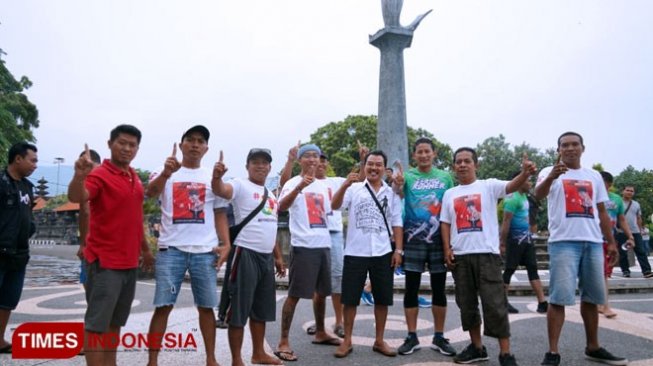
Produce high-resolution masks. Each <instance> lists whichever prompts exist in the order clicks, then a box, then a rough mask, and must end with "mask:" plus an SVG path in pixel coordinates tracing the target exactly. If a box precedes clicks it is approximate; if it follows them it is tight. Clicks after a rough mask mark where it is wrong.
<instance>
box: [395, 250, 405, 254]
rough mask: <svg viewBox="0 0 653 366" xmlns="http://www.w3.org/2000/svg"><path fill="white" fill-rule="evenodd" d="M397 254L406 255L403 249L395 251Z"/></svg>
mask: <svg viewBox="0 0 653 366" xmlns="http://www.w3.org/2000/svg"><path fill="white" fill-rule="evenodd" d="M395 253H397V254H399V255H404V251H403V250H401V249H395Z"/></svg>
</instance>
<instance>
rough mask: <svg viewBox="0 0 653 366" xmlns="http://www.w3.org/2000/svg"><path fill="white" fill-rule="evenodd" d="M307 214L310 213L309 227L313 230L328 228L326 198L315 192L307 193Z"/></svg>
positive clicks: (305, 196) (305, 197)
mask: <svg viewBox="0 0 653 366" xmlns="http://www.w3.org/2000/svg"><path fill="white" fill-rule="evenodd" d="M304 199H305V201H306V212H307V213H308V225H309V226H310V227H311V228H326V227H327V219H326V210H325V209H324V196H323V195H321V194H319V193H315V192H306V193H305V195H304Z"/></svg>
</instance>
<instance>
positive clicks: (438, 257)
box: [403, 232, 447, 273]
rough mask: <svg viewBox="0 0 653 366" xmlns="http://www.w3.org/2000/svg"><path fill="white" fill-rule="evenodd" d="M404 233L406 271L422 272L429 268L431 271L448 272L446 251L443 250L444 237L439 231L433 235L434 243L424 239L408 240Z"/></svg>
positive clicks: (404, 263)
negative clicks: (423, 240)
mask: <svg viewBox="0 0 653 366" xmlns="http://www.w3.org/2000/svg"><path fill="white" fill-rule="evenodd" d="M407 239H408V236H407V235H404V243H405V244H404V262H403V267H404V270H406V271H411V272H419V273H422V272H424V271H425V270H428V271H429V272H430V273H444V272H447V267H445V266H444V253H443V251H442V238H441V237H440V233H439V232H438V233H437V234H436V235H435V236H434V237H433V242H432V243H427V242H422V241H417V240H415V241H406V240H407Z"/></svg>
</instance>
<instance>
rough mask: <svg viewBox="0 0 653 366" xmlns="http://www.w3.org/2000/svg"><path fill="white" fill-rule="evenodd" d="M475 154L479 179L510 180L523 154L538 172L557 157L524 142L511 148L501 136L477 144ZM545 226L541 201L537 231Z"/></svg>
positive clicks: (518, 167)
mask: <svg viewBox="0 0 653 366" xmlns="http://www.w3.org/2000/svg"><path fill="white" fill-rule="evenodd" d="M476 153H477V154H478V159H479V167H478V172H477V175H478V177H479V178H480V179H487V178H497V179H503V180H509V179H511V178H512V175H513V174H514V173H515V172H517V171H518V170H519V169H520V168H521V162H522V158H523V155H524V153H526V155H527V156H528V159H529V160H531V161H532V162H534V163H535V165H536V166H537V168H538V170H539V169H542V168H544V167H547V166H551V165H553V164H554V163H555V160H556V157H557V153H556V149H554V148H549V149H546V150H544V151H541V150H539V149H537V148H534V147H532V146H530V145H529V144H528V143H526V142H522V143H521V144H520V145H516V146H511V145H510V144H509V143H507V142H506V138H505V136H503V135H501V134H500V135H499V136H496V137H489V138H487V139H485V140H484V141H483V142H481V143H480V144H478V145H477V146H476ZM501 207H502V206H501ZM499 212H501V209H499ZM501 216H502V215H500V216H499V217H501ZM547 225H548V218H547V206H546V202H544V201H542V202H540V203H539V210H538V215H537V227H538V229H539V230H544V229H546V228H547Z"/></svg>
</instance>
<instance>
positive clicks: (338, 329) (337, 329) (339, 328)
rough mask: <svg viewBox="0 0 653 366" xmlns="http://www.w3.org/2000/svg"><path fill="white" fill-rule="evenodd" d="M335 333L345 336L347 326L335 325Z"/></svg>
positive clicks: (341, 336)
mask: <svg viewBox="0 0 653 366" xmlns="http://www.w3.org/2000/svg"><path fill="white" fill-rule="evenodd" d="M333 333H335V335H337V336H338V337H340V338H345V328H344V327H343V326H342V325H336V326H335V327H333Z"/></svg>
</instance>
